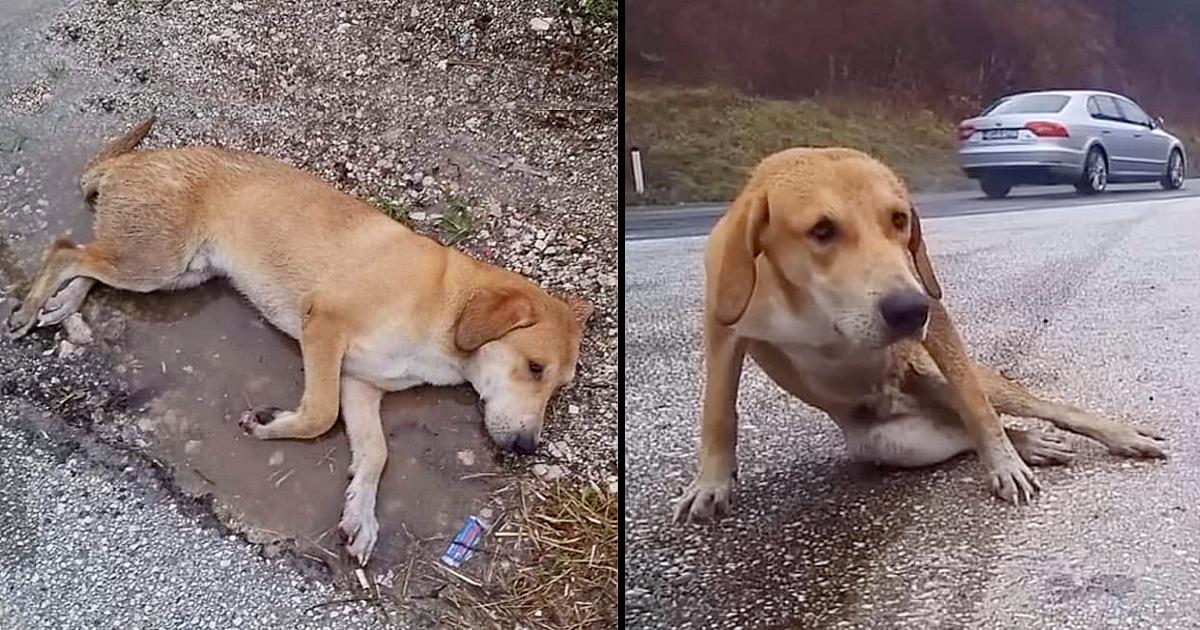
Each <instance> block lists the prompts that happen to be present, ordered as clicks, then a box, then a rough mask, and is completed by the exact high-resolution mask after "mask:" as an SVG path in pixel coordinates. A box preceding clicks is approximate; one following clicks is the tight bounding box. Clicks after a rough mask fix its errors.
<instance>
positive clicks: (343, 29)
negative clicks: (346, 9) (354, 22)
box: [334, 22, 350, 33]
mask: <svg viewBox="0 0 1200 630" xmlns="http://www.w3.org/2000/svg"><path fill="white" fill-rule="evenodd" d="M334 30H335V31H337V32H338V33H345V32H346V31H348V30H350V25H349V24H347V23H346V22H342V23H341V24H338V25H337V28H335V29H334Z"/></svg>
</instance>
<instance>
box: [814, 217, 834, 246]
mask: <svg viewBox="0 0 1200 630" xmlns="http://www.w3.org/2000/svg"><path fill="white" fill-rule="evenodd" d="M808 235H809V236H811V237H812V238H813V240H815V241H817V242H818V243H821V244H825V243H828V242H829V241H832V240H833V239H835V238H837V225H835V224H834V223H833V221H830V220H829V219H821V220H820V221H817V224H816V225H814V226H813V227H812V229H811V230H809V231H808Z"/></svg>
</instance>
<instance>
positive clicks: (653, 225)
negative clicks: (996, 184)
mask: <svg viewBox="0 0 1200 630" xmlns="http://www.w3.org/2000/svg"><path fill="white" fill-rule="evenodd" d="M1196 196H1200V180H1195V179H1193V180H1189V184H1188V185H1186V186H1184V187H1183V189H1181V190H1176V191H1165V190H1162V189H1161V188H1159V187H1158V185H1157V184H1120V185H1113V186H1112V187H1111V188H1110V189H1109V190H1108V191H1107V192H1106V193H1105V194H1103V195H1100V196H1098V197H1083V196H1080V195H1079V194H1077V193H1076V192H1075V189H1074V188H1073V187H1071V186H1028V187H1022V188H1015V189H1013V191H1012V193H1011V194H1010V195H1009V196H1008V197H1006V198H1004V199H988V198H987V197H985V196H984V195H983V193H981V192H979V191H978V190H970V191H958V192H943V193H925V194H918V195H916V202H917V207H918V208H919V209H920V212H921V218H934V217H949V216H960V215H969V214H991V213H996V212H1020V211H1022V210H1033V209H1038V208H1047V207H1054V208H1073V207H1078V206H1084V205H1095V204H1110V203H1130V202H1134V201H1145V200H1149V199H1155V200H1164V199H1175V198H1183V197H1196ZM725 208H726V205H725V204H691V205H685V206H645V207H629V208H626V209H625V240H641V239H652V238H670V237H678V236H703V235H706V234H708V233H709V231H710V230H712V226H713V224H715V223H716V222H717V219H719V218H720V217H721V215H722V214H724V213H725Z"/></svg>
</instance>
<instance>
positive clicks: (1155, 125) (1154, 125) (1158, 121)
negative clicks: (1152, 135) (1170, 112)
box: [1150, 116, 1166, 129]
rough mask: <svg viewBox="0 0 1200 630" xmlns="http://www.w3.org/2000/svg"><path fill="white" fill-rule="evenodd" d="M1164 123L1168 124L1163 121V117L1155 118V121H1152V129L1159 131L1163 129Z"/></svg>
mask: <svg viewBox="0 0 1200 630" xmlns="http://www.w3.org/2000/svg"><path fill="white" fill-rule="evenodd" d="M1164 123H1166V121H1165V120H1163V117H1162V116H1159V117H1157V118H1155V119H1154V120H1153V121H1151V123H1150V128H1151V129H1158V128H1159V127H1162V126H1163V124H1164Z"/></svg>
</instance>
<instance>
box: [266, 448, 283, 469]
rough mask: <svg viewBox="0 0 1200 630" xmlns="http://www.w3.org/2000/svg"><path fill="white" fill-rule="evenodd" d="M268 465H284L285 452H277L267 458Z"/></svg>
mask: <svg viewBox="0 0 1200 630" xmlns="http://www.w3.org/2000/svg"><path fill="white" fill-rule="evenodd" d="M267 463H268V464H270V465H271V466H278V465H280V464H282V463H283V451H275V452H274V453H271V456H270V457H269V458H267Z"/></svg>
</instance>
